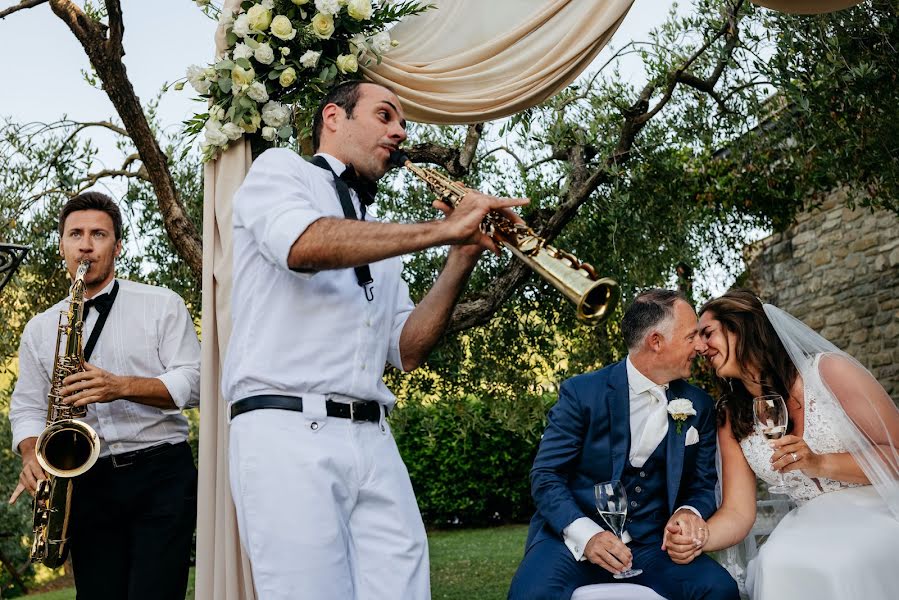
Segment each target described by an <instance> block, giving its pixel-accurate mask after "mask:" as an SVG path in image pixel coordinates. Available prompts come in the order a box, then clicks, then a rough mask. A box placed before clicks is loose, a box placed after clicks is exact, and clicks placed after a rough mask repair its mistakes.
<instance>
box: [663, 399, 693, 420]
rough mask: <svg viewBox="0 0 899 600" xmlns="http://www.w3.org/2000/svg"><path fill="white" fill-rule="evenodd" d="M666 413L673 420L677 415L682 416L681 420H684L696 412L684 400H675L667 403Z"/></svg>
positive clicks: (691, 405)
mask: <svg viewBox="0 0 899 600" xmlns="http://www.w3.org/2000/svg"><path fill="white" fill-rule="evenodd" d="M668 413H669V414H670V415H671V416H673V417H675V418H677V416H679V415H684V417H683V418H686V417H687V416H689V415H695V414H696V410H695V409H694V408H693V403H692V402H690V401H689V400H687V399H686V398H675V399H674V400H672V401H671V402H669V403H668Z"/></svg>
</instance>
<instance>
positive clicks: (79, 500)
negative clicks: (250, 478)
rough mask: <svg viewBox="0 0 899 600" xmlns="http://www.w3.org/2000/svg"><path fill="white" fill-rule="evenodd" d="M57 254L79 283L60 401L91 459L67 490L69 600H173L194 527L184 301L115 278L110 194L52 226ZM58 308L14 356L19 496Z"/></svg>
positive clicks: (40, 423) (33, 478) (36, 429)
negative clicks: (85, 438) (80, 429)
mask: <svg viewBox="0 0 899 600" xmlns="http://www.w3.org/2000/svg"><path fill="white" fill-rule="evenodd" d="M59 234H60V244H59V249H60V253H61V255H62V257H63V259H64V261H65V265H66V269H67V271H68V272H69V274H70V275H71V276H72V277H73V278H74V277H75V271H76V269H77V268H78V266H79V264H80V263H81V262H82V261H89V263H90V267H89V268H88V270H87V273H86V274H85V275H84V297H85V302H84V326H83V335H84V338H83V339H84V340H85V344H84V349H83V350H84V360H85V363H84V370H83V371H79V372H75V373H73V374H72V375H69V376H68V377H66V378H65V379H64V380H63V387H62V388H61V389H60V391H59V395H60V396H62V397H63V399H64V400H63V401H64V402H65V403H67V404H69V405H72V406H86V407H87V416H86V417H84V419H83V420H84V422H85V423H87V424H88V425H90V426H91V427H92V428H93V429H94V430H95V431H96V432H97V434H98V437H99V441H100V458H99V459H98V460H97V462H96V464H94V465H93V467H91V468H90V469H89V470H88V471H87V472H85V473H83V474H81V475H78V476H77V477H75V478H74V479H73V480H72V481H73V494H72V503H71V511H70V524H69V533H70V556H71V559H72V566H73V572H74V576H75V587H76V589H77V591H78V597H79V598H89V599H91V600H95V599H106V598H108V599H110V600H122V599H127V600H135V599H144V598H146V599H148V600H149V599H151V598H152V599H154V600H158V599H172V600H175V599H177V600H182V599H183V598H184V594H185V590H186V587H187V576H188V569H189V560H190V550H191V541H192V535H193V530H194V526H195V523H196V485H197V473H196V469H195V467H194V463H193V458H192V455H191V451H190V447H189V446H188V444H187V431H188V424H187V419H186V418H185V417H184V415H183V414H181V411H182V409H185V408H189V407H193V406H196V405H197V404H198V401H199V384H200V368H199V367H200V347H199V342H198V340H197V334H196V330H195V327H194V323H193V321H192V319H191V317H190V314H189V313H188V311H187V308H186V307H185V305H184V302H183V301H182V299H181V298H180V297H179V296H178V295H177V294H175V293H174V292H172V291H170V290H167V289H165V288H161V287H155V286H150V285H144V284H140V283H135V282H131V281H127V280H124V279H117V278H116V276H115V261H116V258H117V257H118V256H119V254H120V253H121V251H122V217H121V213H120V211H119V208H118V206H117V205H116V204H115V203H114V202H113V201H112V199H110V198H109V197H108V196H105V195H103V194H100V193H97V192H86V193H83V194H80V195H78V196H75V197H73V198H72V199H70V200H69V201H68V202H66V204H65V205H64V206H63V208H62V210H61V212H60V217H59ZM65 306H66V302H65V301H61V302H59V303H58V304H56V305H54V306H52V307H51V308H50V309H48V310H47V311H45V312H43V313H41V314H39V315H37V316H35V317H34V318H32V319H31V320H30V321H29V322H28V324H27V325H26V327H25V331H24V333H23V334H22V340H21V343H20V347H19V377H18V381H17V383H16V387H15V390H14V392H13V395H12V400H11V402H10V410H9V418H10V422H11V426H12V434H13V450H14V451H16V452H18V453H19V454H20V455H21V457H22V472H21V475H20V479H19V482H20V484H19V488H17V490H16V492H15V493H14V495H13V498H11V499H10V502H13V501H15V498H16V497H17V496H18V494H20V493H21V492H22V490H27V491H28V492H30V493H32V494H33V493H34V490H35V487H36V485H37V482H38V480H40V479H44V478H45V477H46V474H45V473H44V471H43V469H42V468H41V466H40V464H39V462H38V459H37V456H36V452H35V445H36V442H37V439H38V436H39V434H41V432H42V431H43V430H44V426H45V420H46V418H47V403H48V392H49V391H50V379H51V375H52V373H53V369H54V364H53V363H54V353H55V350H56V349H55V348H54V344H55V341H56V339H57V327H58V316H59V313H60V310H63V309H64V308H65Z"/></svg>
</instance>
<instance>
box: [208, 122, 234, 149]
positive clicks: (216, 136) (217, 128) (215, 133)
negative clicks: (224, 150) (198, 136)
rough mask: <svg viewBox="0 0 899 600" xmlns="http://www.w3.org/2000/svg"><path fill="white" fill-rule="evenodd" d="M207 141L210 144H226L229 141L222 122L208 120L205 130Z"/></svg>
mask: <svg viewBox="0 0 899 600" xmlns="http://www.w3.org/2000/svg"><path fill="white" fill-rule="evenodd" d="M204 133H205V136H204V137H205V138H206V139H205V141H206V143H207V144H209V145H210V146H224V145H225V144H227V143H228V136H227V135H225V134H224V133H223V132H222V124H221V123H219V122H218V121H215V120H213V119H209V120H208V121H206V128H205V130H204Z"/></svg>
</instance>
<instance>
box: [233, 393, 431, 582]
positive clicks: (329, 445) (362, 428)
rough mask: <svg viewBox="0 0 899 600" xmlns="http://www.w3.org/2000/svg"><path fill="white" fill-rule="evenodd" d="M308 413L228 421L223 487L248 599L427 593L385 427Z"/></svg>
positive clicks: (410, 505)
mask: <svg viewBox="0 0 899 600" xmlns="http://www.w3.org/2000/svg"><path fill="white" fill-rule="evenodd" d="M309 404H311V403H309ZM304 408H307V401H306V398H305V397H304ZM309 408H312V407H309ZM321 408H322V411H321V412H322V413H323V408H324V406H323V404H322V406H321ZM315 413H316V411H314V410H310V411H309V412H302V413H300V412H293V411H284V410H274V409H265V410H255V411H252V412H248V413H244V414H242V415H240V416H238V417H237V418H235V419H234V421H233V422H232V423H231V435H230V446H229V459H230V466H229V468H230V475H231V494H232V496H233V498H234V504H235V506H236V509H237V523H238V529H239V531H240V539H241V542H242V543H243V546H244V549H245V550H246V551H247V553H248V555H249V557H250V563H251V565H252V568H253V581H254V583H255V586H256V595H257V598H258V600H281V599H284V600H287V599H290V600H305V599H309V600H331V599H333V600H428V599H429V598H430V597H431V592H430V573H429V565H428V542H427V537H426V535H425V529H424V524H423V523H422V520H421V514H420V513H419V511H418V505H417V504H416V502H415V495H414V493H413V491H412V484H411V482H410V481H409V473H408V471H407V470H406V466H405V465H404V464H403V461H402V459H401V458H400V455H399V452H398V451H397V447H396V443H395V442H394V439H393V435H392V434H391V432H390V426H389V425H388V424H387V423H386V422H384V421H383V419H382V422H381V423H352V422H350V421H349V420H348V419H340V418H335V417H326V416H322V414H318V415H317V414H315Z"/></svg>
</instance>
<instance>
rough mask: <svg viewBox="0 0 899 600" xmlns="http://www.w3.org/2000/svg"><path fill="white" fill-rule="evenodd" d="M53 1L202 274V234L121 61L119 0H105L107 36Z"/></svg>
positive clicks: (169, 225) (70, 6)
mask: <svg viewBox="0 0 899 600" xmlns="http://www.w3.org/2000/svg"><path fill="white" fill-rule="evenodd" d="M49 2H50V7H51V8H52V9H53V12H54V13H55V14H56V16H58V17H59V18H60V19H62V21H63V22H64V23H65V24H66V25H68V27H69V29H70V30H71V31H72V33H73V34H74V35H75V37H76V38H78V41H79V42H80V43H81V46H82V47H83V48H84V51H85V53H86V54H87V56H88V58H89V59H90V62H91V65H92V66H93V67H94V70H96V72H97V75H98V76H99V78H100V80H101V81H102V82H103V89H104V90H106V94H107V96H109V99H110V101H112V104H113V106H115V108H116V112H117V113H118V115H119V118H121V119H122V123H123V124H124V126H125V130H126V131H127V133H128V135H129V137H130V138H131V140H132V141H133V142H134V145H135V147H136V148H137V151H138V153H139V154H140V159H141V162H143V168H145V169H146V173H147V176H148V177H149V181H150V183H151V184H152V185H153V191H154V192H155V193H156V198H157V202H158V204H159V212H160V214H161V215H162V221H163V224H164V225H165V229H166V232H167V233H168V236H169V239H170V240H171V241H172V245H173V246H174V247H175V250H176V251H177V252H178V255H179V256H180V257H181V258H182V259H184V261H185V263H187V265H188V266H189V267H190V269H191V271H192V272H193V273H194V275H195V276H196V277H197V279H199V278H200V277H201V275H202V273H203V247H202V242H201V239H200V234H199V233H198V232H197V228H196V227H195V226H194V224H193V222H191V220H190V219H189V218H188V217H187V211H186V209H185V207H184V204H183V202H182V201H181V197H180V195H179V193H178V190H177V188H176V187H175V182H174V179H173V178H172V173H171V171H170V170H169V165H168V158H167V157H166V155H165V154H164V153H163V151H162V149H161V148H160V147H159V142H158V141H157V140H156V136H155V135H154V134H153V131H152V129H151V128H150V124H149V123H148V122H147V117H146V115H145V114H144V111H143V107H142V106H141V103H140V99H139V98H138V97H137V94H136V93H135V92H134V87H133V86H132V85H131V81H130V80H129V79H128V73H127V71H126V69H125V65H124V63H123V62H122V60H121V58H122V55H123V54H124V50H123V48H122V35H123V33H124V26H123V24H122V10H121V5H120V3H119V1H118V0H106V8H107V12H108V14H109V27H108V33H109V37H108V39H107V35H106V34H107V28H106V26H104V25H103V24H101V23H98V22H96V21H93V20H92V19H91V18H90V17H88V16H87V15H86V14H85V13H84V12H83V11H82V10H81V8H79V7H78V6H77V5H76V4H74V3H73V2H72V1H71V0H49Z"/></svg>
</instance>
